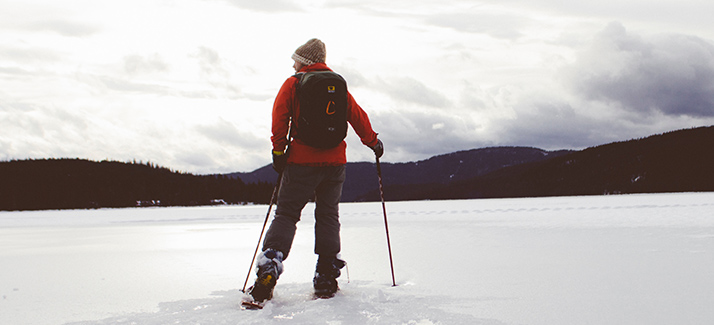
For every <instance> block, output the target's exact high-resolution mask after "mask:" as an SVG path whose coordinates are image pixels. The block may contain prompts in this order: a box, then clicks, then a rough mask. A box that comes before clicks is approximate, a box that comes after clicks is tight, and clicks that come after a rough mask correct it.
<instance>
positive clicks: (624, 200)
mask: <svg viewBox="0 0 714 325" xmlns="http://www.w3.org/2000/svg"><path fill="white" fill-rule="evenodd" d="M313 208H314V207H313V206H312V205H308V207H306V209H305V210H304V211H303V221H301V223H300V224H298V234H297V236H296V239H295V243H294V246H293V250H292V252H291V255H290V258H289V259H287V260H286V261H285V273H284V274H283V276H282V277H281V279H280V280H279V282H278V287H277V288H276V293H275V298H274V299H273V301H271V302H270V303H269V304H268V305H267V306H266V308H265V309H263V310H261V311H241V310H239V308H238V306H239V301H240V297H241V295H242V293H241V292H240V291H239V289H240V288H241V287H242V286H243V282H244V280H245V276H246V273H247V271H248V269H247V268H248V266H249V264H250V257H251V256H252V254H253V250H254V249H255V245H256V243H257V240H258V235H259V231H260V227H261V226H262V223H263V220H264V218H265V213H266V211H267V206H241V207H238V206H227V207H203V208H146V209H102V210H72V211H38V212H0V265H1V267H0V323H2V324H68V323H69V324H172V323H174V324H265V323H268V324H270V323H288V324H420V325H424V324H487V325H495V324H549V325H551V324H563V325H565V324H712V323H714V310H713V309H712V308H711V306H713V305H714V277H712V276H711V270H714V193H687V194H650V195H622V196H597V197H555V198H533V199H500V200H461V201H418V202H387V211H388V217H389V226H390V235H391V241H392V249H393V255H394V265H395V273H396V278H397V283H398V286H397V287H392V286H391V275H390V269H389V259H388V253H387V249H386V239H385V232H384V223H383V215H382V210H381V204H380V203H378V202H377V203H349V204H342V205H341V221H342V240H343V252H342V257H343V258H344V259H345V260H346V261H347V262H348V270H344V269H343V271H345V272H343V276H342V277H341V278H340V286H341V288H342V290H341V291H340V292H339V294H338V295H337V296H336V297H335V298H333V299H329V300H312V299H310V294H311V279H312V273H313V272H314V265H315V259H316V257H315V256H314V254H313V253H312V248H313V247H312V245H313V237H312V219H313V216H312V209H313ZM347 271H349V283H348V281H347V273H348V272H347ZM251 281H253V278H251Z"/></svg>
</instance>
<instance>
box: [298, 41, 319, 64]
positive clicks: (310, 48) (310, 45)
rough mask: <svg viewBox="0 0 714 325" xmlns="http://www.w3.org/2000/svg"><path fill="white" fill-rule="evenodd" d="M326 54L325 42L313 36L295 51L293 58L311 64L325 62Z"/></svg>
mask: <svg viewBox="0 0 714 325" xmlns="http://www.w3.org/2000/svg"><path fill="white" fill-rule="evenodd" d="M326 55H327V51H326V50H325V43H323V42H322V41H321V40H319V39H317V38H313V39H311V40H309V41H307V43H305V44H303V45H302V46H300V47H298V48H297V50H295V53H293V56H292V58H293V60H295V61H297V62H300V63H302V64H304V65H311V64H315V63H318V62H322V63H324V62H325V56H326Z"/></svg>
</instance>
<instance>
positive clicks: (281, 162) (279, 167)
mask: <svg viewBox="0 0 714 325" xmlns="http://www.w3.org/2000/svg"><path fill="white" fill-rule="evenodd" d="M287 164H288V155H287V154H286V153H284V152H280V151H273V169H275V171H276V172H278V173H282V172H283V170H285V165H287Z"/></svg>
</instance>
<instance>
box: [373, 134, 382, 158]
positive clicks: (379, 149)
mask: <svg viewBox="0 0 714 325" xmlns="http://www.w3.org/2000/svg"><path fill="white" fill-rule="evenodd" d="M371 148H372V150H373V151H374V155H375V156H377V158H381V157H382V155H383V154H384V144H383V143H382V140H379V139H377V144H375V145H374V147H371Z"/></svg>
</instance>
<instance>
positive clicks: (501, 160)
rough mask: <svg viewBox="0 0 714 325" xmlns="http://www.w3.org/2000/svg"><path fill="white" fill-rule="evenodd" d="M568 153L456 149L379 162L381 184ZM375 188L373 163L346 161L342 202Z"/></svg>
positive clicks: (256, 175) (272, 176)
mask: <svg viewBox="0 0 714 325" xmlns="http://www.w3.org/2000/svg"><path fill="white" fill-rule="evenodd" d="M570 152H572V151H568V150H560V151H545V150H541V149H537V148H528V147H493V148H483V149H473V150H467V151H459V152H454V153H450V154H446V155H440V156H435V157H432V158H429V159H427V160H422V161H417V162H408V163H397V164H392V163H384V162H382V163H381V165H382V176H383V183H384V184H385V185H386V184H389V185H420V186H424V185H426V184H442V185H445V184H451V183H454V182H458V181H462V180H467V179H471V178H473V177H476V176H480V175H484V174H487V173H489V172H492V171H495V170H498V169H501V168H503V167H508V166H513V165H519V164H523V163H527V162H535V161H542V160H545V159H550V158H553V157H558V156H562V155H564V154H567V153H570ZM277 175H278V174H277V173H276V172H275V171H274V170H273V169H272V167H271V166H270V165H268V166H265V167H263V168H260V169H258V170H256V171H253V172H251V173H232V174H227V175H226V176H229V177H238V178H240V179H241V180H243V182H245V183H253V182H268V183H272V184H275V181H276V179H277ZM376 188H378V181H377V170H376V167H375V164H374V163H371V162H358V163H348V164H347V179H346V180H345V184H344V187H343V189H342V201H345V202H352V201H360V200H365V199H366V198H365V196H366V195H367V194H368V193H370V192H371V191H373V190H375V189H376Z"/></svg>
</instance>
